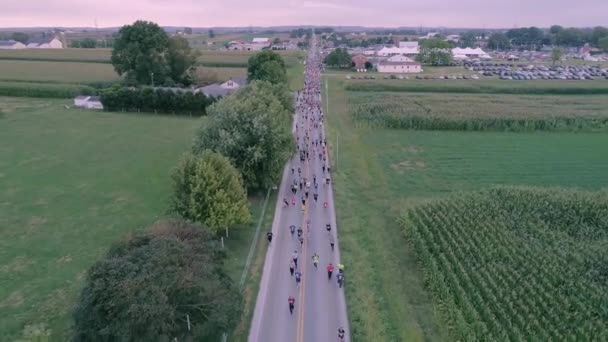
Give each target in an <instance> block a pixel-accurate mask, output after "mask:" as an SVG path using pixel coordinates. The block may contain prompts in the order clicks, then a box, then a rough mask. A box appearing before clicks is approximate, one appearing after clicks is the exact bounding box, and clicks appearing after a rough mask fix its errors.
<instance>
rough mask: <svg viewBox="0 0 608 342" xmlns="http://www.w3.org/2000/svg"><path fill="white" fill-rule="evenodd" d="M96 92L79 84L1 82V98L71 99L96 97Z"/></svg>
mask: <svg viewBox="0 0 608 342" xmlns="http://www.w3.org/2000/svg"><path fill="white" fill-rule="evenodd" d="M96 92H97V91H96V90H95V88H93V87H90V86H86V85H77V84H55V83H28V82H0V95H1V96H16V97H47V98H60V99H71V98H73V97H75V96H78V95H95V94H96Z"/></svg>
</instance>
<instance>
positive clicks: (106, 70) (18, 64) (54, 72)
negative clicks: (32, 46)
mask: <svg viewBox="0 0 608 342" xmlns="http://www.w3.org/2000/svg"><path fill="white" fill-rule="evenodd" d="M118 79H119V76H118V74H116V72H115V71H114V68H113V67H112V65H111V64H102V63H79V62H69V63H65V62H48V61H8V60H0V81H28V82H57V83H87V84H88V83H92V82H107V81H116V80H118Z"/></svg>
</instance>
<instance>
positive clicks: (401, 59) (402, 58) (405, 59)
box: [386, 55, 413, 63]
mask: <svg viewBox="0 0 608 342" xmlns="http://www.w3.org/2000/svg"><path fill="white" fill-rule="evenodd" d="M386 61H387V62H395V63H396V62H413V60H412V59H411V58H408V57H405V56H401V55H395V56H393V57H390V58H389V59H387V60H386Z"/></svg>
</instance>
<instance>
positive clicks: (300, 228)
mask: <svg viewBox="0 0 608 342" xmlns="http://www.w3.org/2000/svg"><path fill="white" fill-rule="evenodd" d="M303 232H304V231H303V230H302V227H298V237H301V236H302V233H303Z"/></svg>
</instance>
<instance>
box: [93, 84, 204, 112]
mask: <svg viewBox="0 0 608 342" xmlns="http://www.w3.org/2000/svg"><path fill="white" fill-rule="evenodd" d="M213 102H215V99H214V98H213V97H207V96H205V94H203V93H196V94H194V93H193V92H192V91H186V90H184V91H172V90H164V89H153V88H150V87H144V88H131V87H122V88H121V87H112V88H108V89H106V90H104V91H102V93H101V103H102V104H103V107H104V110H107V111H127V112H155V113H167V114H178V115H188V116H203V115H206V114H207V107H208V106H209V105H211V104H212V103H213Z"/></svg>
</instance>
